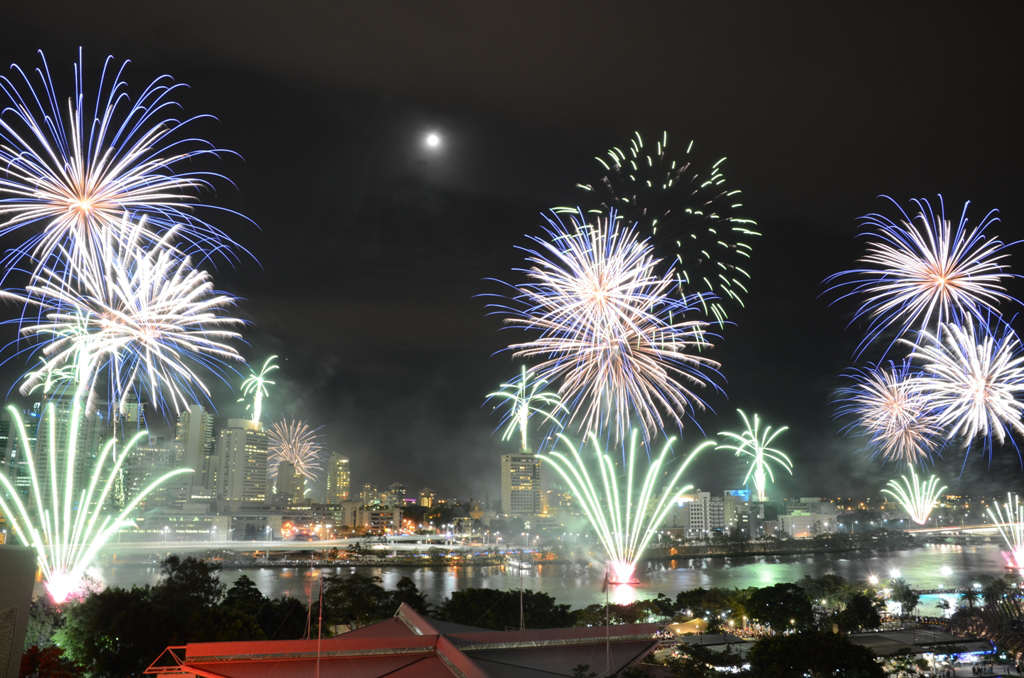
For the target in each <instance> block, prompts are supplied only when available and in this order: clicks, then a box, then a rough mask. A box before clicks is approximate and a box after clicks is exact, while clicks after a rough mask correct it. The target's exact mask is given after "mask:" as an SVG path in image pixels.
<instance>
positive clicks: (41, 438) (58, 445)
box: [25, 395, 139, 505]
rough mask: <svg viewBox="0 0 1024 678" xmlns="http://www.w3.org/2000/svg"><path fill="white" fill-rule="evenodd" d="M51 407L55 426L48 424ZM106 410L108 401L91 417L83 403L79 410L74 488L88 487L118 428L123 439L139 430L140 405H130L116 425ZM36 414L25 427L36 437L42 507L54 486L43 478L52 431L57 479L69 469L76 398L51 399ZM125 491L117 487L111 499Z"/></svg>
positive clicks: (35, 458)
mask: <svg viewBox="0 0 1024 678" xmlns="http://www.w3.org/2000/svg"><path fill="white" fill-rule="evenodd" d="M50 405H52V406H53V413H52V416H53V422H52V427H51V422H50V421H49V417H50V416H51V415H50V412H49V406H50ZM107 411H108V408H107V404H106V403H105V402H98V403H96V409H95V411H94V412H92V413H91V414H86V413H85V407H84V404H81V405H80V407H79V409H78V416H79V417H80V419H79V421H78V423H77V428H78V435H77V440H76V441H75V445H76V447H75V463H74V478H73V482H74V487H77V488H85V487H87V486H88V483H89V478H90V476H91V475H92V472H93V469H94V468H95V464H96V462H97V461H98V459H99V454H100V449H101V448H102V446H103V445H104V444H105V443H106V442H107V441H108V440H109V439H110V438H111V437H112V436H113V434H114V427H115V426H116V427H117V428H118V435H119V437H120V438H124V437H127V436H129V435H131V434H133V433H134V432H135V431H136V430H137V429H138V427H139V407H138V404H137V403H128V404H127V406H126V407H125V411H124V412H123V413H121V414H119V415H118V420H117V423H116V424H115V423H114V422H112V421H111V420H110V418H109V417H107V416H105V415H106V413H107ZM33 413H35V414H36V415H38V416H34V417H33V418H31V419H30V420H29V421H26V422H25V427H26V429H30V428H32V429H34V430H27V431H26V433H28V435H29V436H30V437H32V436H33V434H34V437H35V444H34V445H33V461H34V462H35V467H36V474H37V477H38V478H39V480H40V483H39V484H40V490H41V494H42V500H43V504H44V505H49V503H50V494H51V486H50V483H49V482H46V481H45V480H44V479H47V478H49V477H50V468H49V464H50V454H49V452H50V443H51V438H50V431H51V430H52V431H53V443H54V445H53V449H54V451H55V452H56V455H55V456H56V463H57V470H58V476H63V475H64V473H66V467H67V453H68V442H69V440H68V438H69V436H70V433H71V424H72V419H73V416H72V415H74V414H75V407H74V399H73V398H72V397H71V396H68V395H59V396H54V397H51V398H49V399H48V400H47V401H46V402H44V403H39V404H38V405H37V406H34V407H33ZM122 480H123V478H122ZM123 490H124V488H123V485H122V486H120V487H117V486H115V490H114V496H112V497H111V499H113V500H115V501H119V500H121V499H123V498H124V494H123Z"/></svg>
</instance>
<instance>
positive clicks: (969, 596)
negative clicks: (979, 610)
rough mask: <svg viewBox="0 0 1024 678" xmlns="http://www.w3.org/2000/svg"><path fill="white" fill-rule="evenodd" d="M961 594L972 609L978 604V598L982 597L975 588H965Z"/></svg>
mask: <svg viewBox="0 0 1024 678" xmlns="http://www.w3.org/2000/svg"><path fill="white" fill-rule="evenodd" d="M960 595H961V597H962V598H963V600H964V602H965V603H967V607H968V608H970V609H972V610H973V609H974V607H975V606H976V605H977V604H978V599H979V598H981V594H980V593H978V592H977V591H976V590H975V589H973V588H969V589H964V590H963V592H961V594H960Z"/></svg>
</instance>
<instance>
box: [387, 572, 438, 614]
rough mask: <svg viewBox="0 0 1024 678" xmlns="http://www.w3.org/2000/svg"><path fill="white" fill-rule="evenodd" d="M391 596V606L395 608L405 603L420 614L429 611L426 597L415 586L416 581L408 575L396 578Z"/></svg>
mask: <svg viewBox="0 0 1024 678" xmlns="http://www.w3.org/2000/svg"><path fill="white" fill-rule="evenodd" d="M391 598H392V601H393V602H392V607H393V608H395V609H396V610H397V609H398V606H399V605H401V604H402V603H405V604H406V605H408V606H409V607H411V608H412V609H413V610H415V611H416V612H419V613H420V614H428V613H429V612H430V605H429V604H428V603H427V597H426V596H425V595H424V594H422V593H420V590H419V589H418V588H416V582H414V581H413V580H412V579H410V578H409V577H402V578H401V579H399V580H398V584H397V585H396V587H395V590H394V591H392V593H391Z"/></svg>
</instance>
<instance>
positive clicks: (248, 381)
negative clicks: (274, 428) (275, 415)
mask: <svg viewBox="0 0 1024 678" xmlns="http://www.w3.org/2000/svg"><path fill="white" fill-rule="evenodd" d="M275 360H277V356H276V355H272V356H270V357H269V358H267V359H266V360H265V361H264V362H263V367H261V368H260V370H259V372H254V371H253V370H249V376H248V377H246V378H245V380H244V381H242V389H241V390H242V397H241V398H239V399H238V402H242V401H243V400H245V397H246V396H252V423H254V424H256V425H257V426H258V425H259V423H260V417H261V416H262V415H263V399H264V398H265V397H267V396H268V395H270V390H269V388H268V387H270V386H273V385H274V382H273V381H272V380H271V379H269V378H268V377H267V375H268V374H270V373H271V372H273V371H274V370H276V369H277V365H275V364H274V361H275Z"/></svg>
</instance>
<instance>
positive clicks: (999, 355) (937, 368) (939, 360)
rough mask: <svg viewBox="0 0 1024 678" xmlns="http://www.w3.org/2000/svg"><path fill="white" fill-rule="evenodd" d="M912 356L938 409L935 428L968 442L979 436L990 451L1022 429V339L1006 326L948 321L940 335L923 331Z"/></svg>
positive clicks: (925, 390) (922, 385)
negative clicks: (995, 445) (993, 441)
mask: <svg viewBox="0 0 1024 678" xmlns="http://www.w3.org/2000/svg"><path fill="white" fill-rule="evenodd" d="M921 337H922V338H921V340H920V341H919V342H917V343H916V344H915V343H913V342H910V341H906V340H903V341H904V343H906V344H908V345H909V346H910V347H911V348H912V352H911V354H910V357H911V358H912V359H914V360H918V361H920V363H921V366H922V371H923V372H922V374H921V376H920V377H918V378H917V380H916V384H917V386H918V388H919V389H920V392H921V394H922V395H923V396H924V397H925V398H927V399H928V401H929V403H930V404H931V406H932V407H934V408H935V411H936V413H937V414H936V416H935V423H936V426H938V427H940V428H942V429H943V430H945V432H946V434H947V435H948V436H949V437H950V438H954V437H956V436H962V438H963V440H964V446H965V447H966V446H968V445H970V443H971V441H973V440H975V439H981V440H982V441H983V442H984V445H985V448H986V449H988V450H989V451H990V452H991V449H992V439H993V438H995V439H996V440H997V441H998V442H999V443H1002V442H1004V441H1005V440H1006V439H1007V438H1008V437H1011V432H1012V431H1016V432H1017V433H1024V426H1022V424H1021V415H1022V414H1024V403H1022V402H1021V400H1020V397H1021V395H1022V394H1024V355H1022V354H1021V347H1020V340H1019V339H1018V338H1017V335H1016V333H1014V331H1013V330H1012V329H1011V328H1010V327H1009V326H1007V325H1003V324H997V325H996V326H995V327H994V328H990V327H986V326H977V329H976V325H975V323H974V321H972V320H971V319H970V318H968V319H967V320H966V321H965V322H964V323H963V324H962V325H956V324H951V323H948V324H946V325H943V326H942V334H941V335H938V334H937V333H936V334H932V333H930V332H922V334H921Z"/></svg>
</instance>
